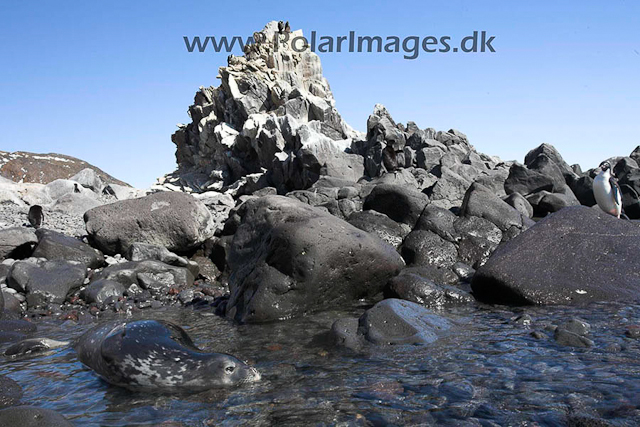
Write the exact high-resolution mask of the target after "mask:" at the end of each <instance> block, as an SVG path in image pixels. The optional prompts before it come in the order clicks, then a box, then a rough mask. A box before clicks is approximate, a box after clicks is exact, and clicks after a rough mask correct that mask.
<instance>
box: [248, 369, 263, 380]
mask: <svg viewBox="0 0 640 427" xmlns="http://www.w3.org/2000/svg"><path fill="white" fill-rule="evenodd" d="M250 370H251V373H252V374H253V381H260V380H261V379H262V375H260V372H258V370H257V369H256V368H254V367H253V366H252V367H251V368H250Z"/></svg>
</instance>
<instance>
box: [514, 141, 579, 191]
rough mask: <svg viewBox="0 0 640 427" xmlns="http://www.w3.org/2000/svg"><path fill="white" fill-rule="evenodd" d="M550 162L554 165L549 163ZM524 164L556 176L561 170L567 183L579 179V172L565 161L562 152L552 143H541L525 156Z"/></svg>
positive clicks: (569, 183)
mask: <svg viewBox="0 0 640 427" xmlns="http://www.w3.org/2000/svg"><path fill="white" fill-rule="evenodd" d="M549 163H552V164H553V165H549ZM524 164H525V165H527V167H528V168H530V169H534V170H537V171H539V172H542V173H549V174H553V175H554V176H555V177H558V172H559V173H560V175H562V177H563V178H564V181H565V182H566V183H567V185H573V183H574V182H575V181H576V180H577V179H578V174H576V173H575V172H574V171H573V169H572V168H571V166H569V164H568V163H567V162H565V161H564V159H563V158H562V156H561V155H560V152H559V151H558V150H556V148H555V147H554V146H553V145H550V144H541V145H539V146H538V147H536V148H534V149H533V150H531V151H529V152H528V153H527V155H526V156H525V158H524Z"/></svg>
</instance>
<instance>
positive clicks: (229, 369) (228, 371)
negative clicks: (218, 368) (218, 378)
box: [224, 365, 236, 374]
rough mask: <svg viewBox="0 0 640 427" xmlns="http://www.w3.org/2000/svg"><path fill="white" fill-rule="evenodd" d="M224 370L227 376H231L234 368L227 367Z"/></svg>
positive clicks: (231, 366)
mask: <svg viewBox="0 0 640 427" xmlns="http://www.w3.org/2000/svg"><path fill="white" fill-rule="evenodd" d="M224 370H225V371H226V372H227V374H233V371H235V370H236V367H235V366H233V365H229V366H227V367H226V368H224Z"/></svg>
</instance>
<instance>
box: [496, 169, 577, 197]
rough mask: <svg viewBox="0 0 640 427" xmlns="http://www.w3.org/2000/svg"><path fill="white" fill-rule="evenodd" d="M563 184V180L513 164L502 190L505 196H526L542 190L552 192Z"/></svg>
mask: <svg viewBox="0 0 640 427" xmlns="http://www.w3.org/2000/svg"><path fill="white" fill-rule="evenodd" d="M564 184H565V182H564V179H558V177H554V176H549V175H545V174H544V173H542V172H540V171H537V170H534V169H529V168H527V167H526V166H524V165H521V164H520V163H514V164H513V165H511V168H510V169H509V176H508V177H507V179H506V181H505V182H504V190H505V191H506V193H507V194H511V193H520V194H522V195H524V196H526V195H528V194H531V193H535V192H537V191H542V190H546V191H554V189H556V188H558V187H560V186H562V185H564Z"/></svg>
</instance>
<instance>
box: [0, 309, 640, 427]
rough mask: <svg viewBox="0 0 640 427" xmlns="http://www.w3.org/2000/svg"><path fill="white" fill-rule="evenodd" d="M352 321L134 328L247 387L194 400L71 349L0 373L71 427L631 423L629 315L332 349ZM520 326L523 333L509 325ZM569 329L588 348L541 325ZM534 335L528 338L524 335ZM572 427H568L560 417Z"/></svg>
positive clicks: (461, 329) (70, 332)
mask: <svg viewBox="0 0 640 427" xmlns="http://www.w3.org/2000/svg"><path fill="white" fill-rule="evenodd" d="M361 313H362V309H354V310H351V311H342V312H326V313H322V314H317V315H313V316H308V317H305V318H302V319H293V320H289V321H283V322H279V323H274V324H265V325H235V324H233V323H231V322H229V321H227V320H226V319H223V318H220V317H217V316H214V315H212V313H211V311H210V310H207V309H199V310H195V309H190V308H180V309H178V308H171V309H161V310H156V311H146V312H140V313H137V314H135V315H134V317H133V318H149V319H166V320H171V321H174V322H176V323H178V324H180V325H182V326H183V327H184V328H185V329H187V331H188V333H189V334H190V335H191V336H192V338H193V339H194V341H195V342H196V344H197V345H199V346H200V347H201V348H203V349H207V350H211V351H216V352H227V353H231V354H234V355H236V356H238V357H239V358H240V359H243V360H248V361H249V362H250V363H251V364H253V365H254V366H256V367H257V368H258V370H260V372H261V373H262V375H263V380H262V381H261V382H259V383H256V384H253V385H250V386H244V387H241V388H236V389H229V390H212V391H207V392H202V393H197V394H175V395H169V394H153V393H148V392H144V393H143V392H131V391H128V390H124V389H121V388H118V387H115V386H111V385H109V384H107V383H105V382H104V381H102V380H100V379H99V378H98V377H97V376H96V375H95V374H94V373H93V372H92V371H90V370H88V369H86V368H84V367H83V365H82V364H81V363H80V362H79V361H78V360H77V358H76V355H75V353H74V351H73V350H72V349H70V348H64V349H59V350H58V351H55V352H53V353H52V354H48V355H41V356H38V357H32V358H25V359H19V360H5V361H2V362H1V363H0V374H2V375H7V376H9V377H11V378H12V379H14V380H15V381H17V382H18V383H19V384H20V385H21V386H22V388H23V390H24V397H23V399H22V401H23V402H25V403H27V404H32V405H36V406H42V407H47V408H51V409H54V410H56V411H59V412H61V413H62V414H64V415H65V416H66V417H67V418H68V419H69V420H71V421H72V422H73V423H74V424H75V425H79V426H83V425H87V426H89V425H91V426H97V425H101V426H143V425H144V426H151V425H154V426H155V425H161V426H213V425H215V426H231V425H253V426H262V425H265V426H266V425H278V426H286V425H345V426H348V425H436V424H437V425H452V426H454V425H455V426H465V425H484V426H493V425H501V426H502V425H513V426H519V425H531V426H534V425H550V426H552V425H566V424H567V422H568V421H569V420H571V419H574V420H575V419H577V418H576V417H597V418H600V419H604V420H607V421H608V422H610V423H611V424H612V425H625V426H626V425H640V340H637V339H633V338H627V337H626V336H625V330H626V327H627V326H628V325H630V324H638V323H639V322H640V320H639V319H640V317H639V316H640V305H621V304H594V305H591V306H588V307H581V308H577V307H534V308H527V309H524V310H521V309H509V308H503V307H488V306H472V307H465V308H457V309H447V310H443V311H441V312H440V313H441V314H442V315H443V316H445V317H446V318H448V319H450V320H451V321H452V322H453V323H454V324H455V328H454V329H453V331H452V332H451V333H450V334H449V335H447V336H445V337H444V338H442V339H440V340H439V341H437V342H435V343H433V344H430V345H427V346H395V347H375V348H373V347H372V348H370V349H369V350H368V351H366V352H365V353H362V354H356V353H353V352H350V351H348V350H341V349H336V348H332V347H331V346H330V345H328V344H327V343H326V340H325V339H324V335H325V334H326V332H327V331H328V330H329V328H330V327H331V324H332V323H333V321H334V320H335V319H337V318H339V317H343V316H357V315H359V314H361ZM523 313H527V314H529V315H530V316H531V317H532V319H533V322H532V324H531V325H530V326H527V325H522V324H521V322H517V321H515V318H516V317H518V316H519V315H521V314H523ZM573 317H578V318H580V319H583V320H585V321H587V322H588V323H590V324H591V333H590V336H589V337H590V339H592V340H593V341H594V342H595V346H594V347H592V348H588V349H577V348H572V347H562V346H559V345H558V344H557V343H556V342H555V341H554V340H553V333H552V332H545V331H544V326H545V324H559V323H562V322H563V321H567V320H569V319H571V318H573ZM37 323H38V332H37V336H46V337H48V338H53V339H63V340H68V339H70V338H73V337H76V336H79V335H80V334H81V333H82V332H84V331H85V330H86V329H88V328H89V327H91V326H92V325H91V324H86V325H76V324H75V323H72V322H68V321H67V322H65V323H63V322H60V321H53V320H39V321H38V322H37ZM534 330H537V331H541V332H543V333H545V334H546V335H547V337H546V338H544V337H543V338H541V339H536V338H534V337H533V336H532V335H531V332H532V331H534ZM571 417H574V418H571Z"/></svg>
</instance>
